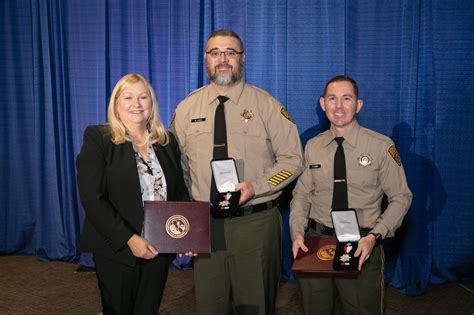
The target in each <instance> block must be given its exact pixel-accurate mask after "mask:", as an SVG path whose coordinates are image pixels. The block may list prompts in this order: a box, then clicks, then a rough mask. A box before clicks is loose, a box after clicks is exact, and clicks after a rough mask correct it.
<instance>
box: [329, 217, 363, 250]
mask: <svg viewBox="0 0 474 315" xmlns="http://www.w3.org/2000/svg"><path fill="white" fill-rule="evenodd" d="M331 220H332V224H333V226H334V230H335V231H336V237H337V240H338V241H339V242H358V241H359V240H360V229H359V220H358V219H357V212H356V210H355V209H341V210H332V211H331Z"/></svg>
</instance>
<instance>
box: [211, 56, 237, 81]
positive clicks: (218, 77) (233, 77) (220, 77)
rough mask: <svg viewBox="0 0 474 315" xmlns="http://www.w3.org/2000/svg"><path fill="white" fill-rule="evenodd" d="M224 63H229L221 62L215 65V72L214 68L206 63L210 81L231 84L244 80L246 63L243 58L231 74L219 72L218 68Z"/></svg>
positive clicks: (232, 69)
mask: <svg viewBox="0 0 474 315" xmlns="http://www.w3.org/2000/svg"><path fill="white" fill-rule="evenodd" d="M223 65H228V64H227V63H220V64H218V65H216V66H215V67H214V72H212V69H211V68H210V67H209V66H208V65H206V72H207V77H208V78H209V81H211V82H214V83H215V84H217V85H219V86H229V85H232V84H234V83H236V82H239V81H241V80H242V77H243V69H244V63H243V61H242V60H240V61H239V64H238V66H237V68H236V69H234V68H231V72H230V73H229V74H217V72H218V71H217V68H218V67H219V66H223Z"/></svg>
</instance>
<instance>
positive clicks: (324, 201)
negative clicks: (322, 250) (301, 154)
mask: <svg viewBox="0 0 474 315" xmlns="http://www.w3.org/2000/svg"><path fill="white" fill-rule="evenodd" d="M334 137H335V135H334V134H333V132H332V131H331V130H328V131H326V132H324V133H322V134H320V135H318V136H317V137H315V138H313V139H311V140H309V141H308V143H307V145H306V148H305V159H306V169H305V170H304V172H303V174H302V175H301V176H300V178H299V179H298V183H297V185H296V187H295V189H294V190H293V200H292V201H291V212H290V231H291V237H292V239H293V240H294V238H295V237H296V236H297V235H300V236H304V231H305V229H306V227H307V224H308V218H312V219H314V220H316V221H318V222H319V223H321V224H324V225H326V226H328V227H332V222H331V215H330V212H331V204H332V195H333V181H334V169H333V168H334V154H335V152H336V149H337V143H336V142H335V141H334ZM343 147H344V154H345V158H346V173H347V175H346V176H347V192H348V201H349V208H355V209H356V212H357V216H358V220H359V224H360V226H361V227H365V228H372V232H374V233H380V234H382V236H383V237H385V236H393V235H394V232H395V230H396V229H397V228H398V227H399V226H400V225H401V223H402V220H403V217H404V216H405V214H406V212H407V211H408V208H409V207H410V204H411V200H412V194H411V192H410V189H409V188H408V185H407V181H406V177H405V171H404V170H403V165H402V164H401V161H400V158H399V156H398V153H397V152H396V149H395V146H394V144H393V142H392V140H391V139H390V138H388V137H386V136H384V135H381V134H379V133H376V132H374V131H372V130H369V129H367V128H364V127H361V126H360V125H359V124H358V123H357V122H356V124H355V125H354V127H353V128H352V129H351V130H350V131H349V132H348V133H346V134H345V135H344V142H343ZM368 161H370V163H368ZM367 163H368V165H365V164H367ZM364 165H365V166H364ZM384 193H385V194H386V195H387V197H388V202H389V205H388V208H387V209H386V210H385V212H384V213H383V214H382V213H381V202H382V197H383V194H384Z"/></svg>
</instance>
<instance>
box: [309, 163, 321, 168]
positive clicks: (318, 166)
mask: <svg viewBox="0 0 474 315" xmlns="http://www.w3.org/2000/svg"><path fill="white" fill-rule="evenodd" d="M309 168H310V169H313V168H321V164H311V165H310V166H309Z"/></svg>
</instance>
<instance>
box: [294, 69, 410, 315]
mask: <svg viewBox="0 0 474 315" xmlns="http://www.w3.org/2000/svg"><path fill="white" fill-rule="evenodd" d="M320 103H321V108H322V109H323V111H325V113H326V116H327V117H328V119H329V121H330V122H331V127H330V129H329V130H328V131H326V132H323V133H322V134H320V135H318V136H316V137H314V138H313V139H311V140H309V141H308V143H307V145H306V148H305V161H306V169H305V171H304V172H303V174H302V175H301V176H300V177H299V179H298V183H297V185H296V187H295V189H294V191H293V200H292V202H291V212H290V231H291V238H292V241H293V246H292V250H293V256H294V257H296V255H297V253H298V251H299V250H303V251H305V252H306V251H308V248H307V247H306V246H305V244H304V236H305V231H306V230H307V232H306V235H307V236H324V235H334V230H333V226H332V222H331V216H330V212H331V207H332V204H331V201H332V197H333V187H334V186H333V181H334V172H333V170H334V168H333V167H334V156H335V152H336V148H337V147H338V144H337V143H336V141H335V138H336V137H343V142H342V145H343V149H344V154H345V163H346V181H347V195H348V206H349V208H354V209H356V213H357V216H358V220H359V224H360V227H361V236H362V237H361V239H360V240H359V243H358V249H357V251H356V252H355V256H356V257H359V265H358V269H359V270H360V273H359V275H358V276H357V277H355V278H346V277H344V278H340V277H316V276H307V275H306V276H301V277H299V278H298V282H299V284H300V288H301V290H302V293H303V300H304V310H305V313H306V314H332V313H333V311H334V301H335V297H336V295H337V294H339V297H340V300H341V302H342V304H343V307H344V311H345V313H346V314H355V313H357V314H359V313H361V314H379V313H383V288H384V278H383V265H384V255H383V249H382V247H381V246H380V241H381V240H382V239H383V238H384V237H385V236H393V235H394V233H395V230H396V229H397V228H398V227H399V226H400V225H401V223H402V220H403V217H404V216H405V214H406V212H407V210H408V208H409V206H410V203H411V200H412V194H411V192H410V190H409V188H408V185H407V181H406V178H405V172H404V170H403V166H402V163H401V160H400V157H399V155H398V153H397V150H396V149H395V145H394V144H393V142H392V140H391V139H390V138H388V137H386V136H384V135H381V134H379V133H376V132H374V131H372V130H369V129H366V128H364V127H362V126H360V125H359V123H358V122H357V120H356V114H357V113H358V112H359V111H360V109H361V107H362V100H359V99H358V87H357V83H356V82H355V81H354V80H353V79H351V78H350V77H348V76H336V77H334V78H332V79H331V80H329V81H328V83H327V84H326V87H325V89H324V95H323V97H321V99H320ZM384 193H385V194H386V195H387V197H388V203H389V204H388V207H387V209H386V210H385V211H384V212H383V213H382V211H381V202H382V197H383V195H384ZM307 228H308V229H307Z"/></svg>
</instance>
